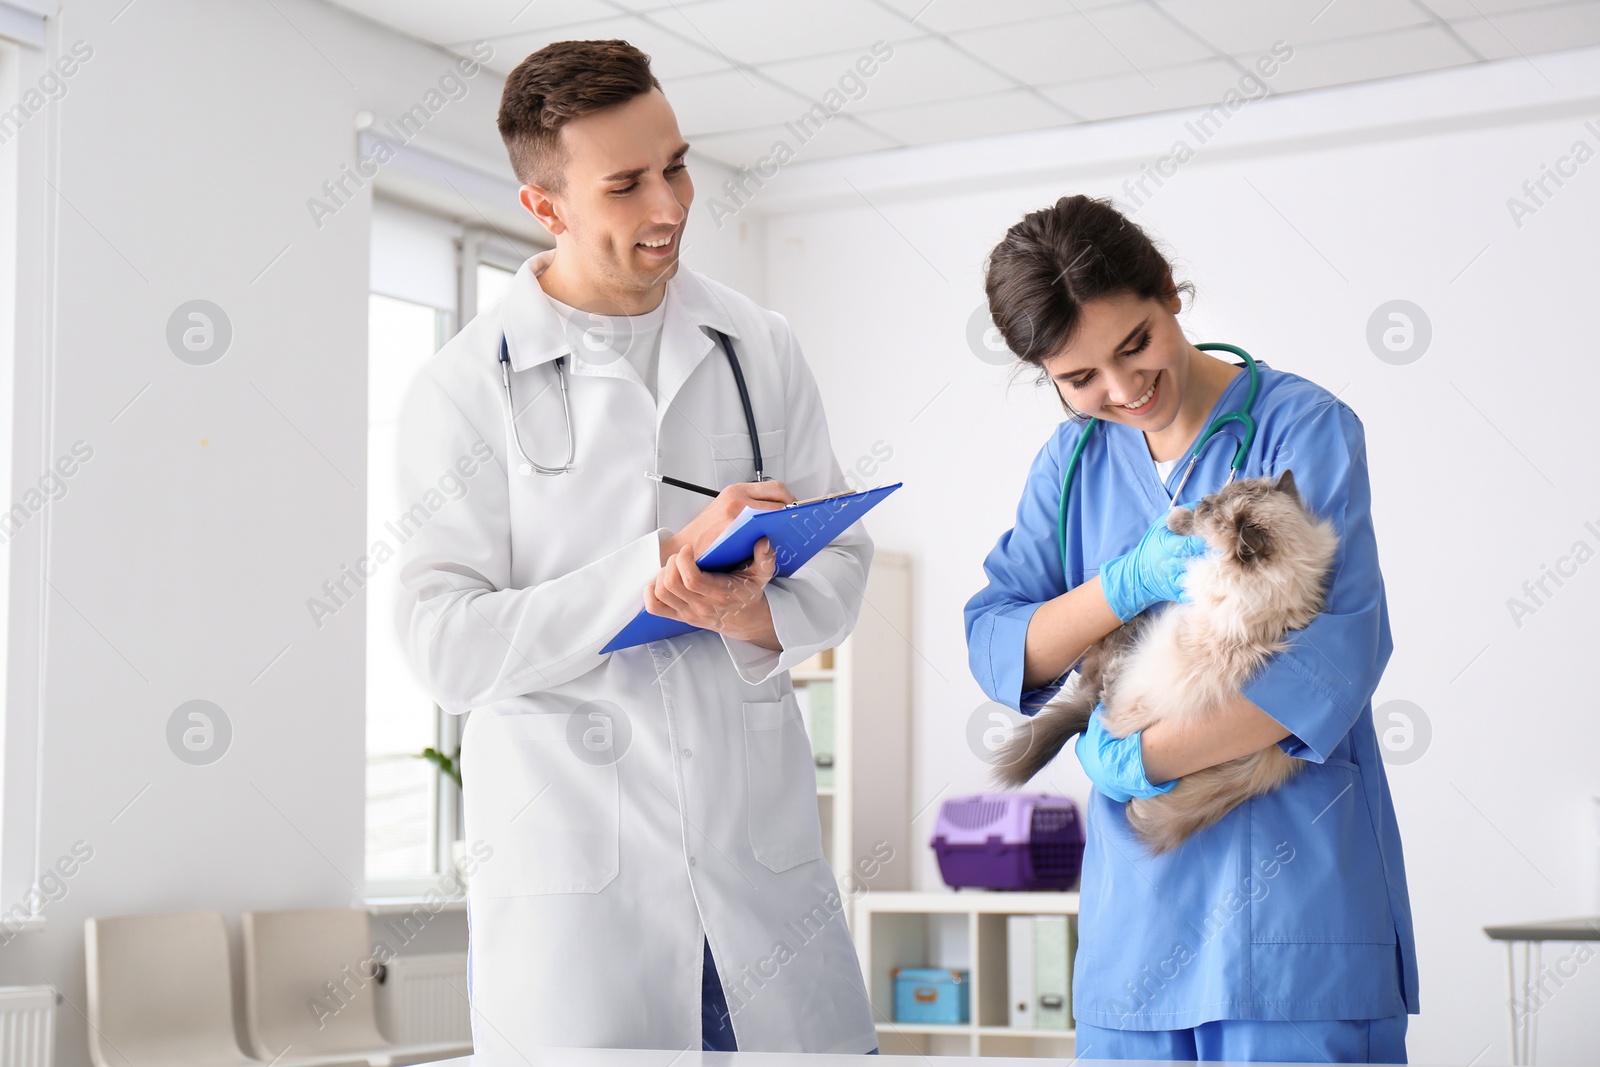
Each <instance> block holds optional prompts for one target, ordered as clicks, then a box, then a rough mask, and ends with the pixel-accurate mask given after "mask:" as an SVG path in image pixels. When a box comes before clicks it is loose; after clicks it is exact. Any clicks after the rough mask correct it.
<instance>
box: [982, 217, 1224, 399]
mask: <svg viewBox="0 0 1600 1067" xmlns="http://www.w3.org/2000/svg"><path fill="white" fill-rule="evenodd" d="M983 290H984V293H985V294H986V295H987V296H988V298H989V315H990V317H991V318H993V319H994V325H995V328H996V329H997V330H999V331H1000V337H1001V339H1002V340H1004V341H1005V343H1006V347H1007V348H1009V349H1010V350H1011V351H1012V353H1013V354H1014V355H1016V357H1017V358H1018V359H1020V360H1021V361H1022V362H1023V363H1027V364H1031V365H1033V366H1035V367H1038V368H1039V369H1040V372H1041V374H1042V373H1043V367H1044V361H1045V360H1046V359H1048V358H1049V357H1051V356H1053V355H1055V354H1056V353H1057V352H1059V351H1061V349H1062V348H1063V347H1065V346H1066V345H1067V344H1068V343H1069V342H1070V341H1071V340H1072V336H1073V333H1074V331H1076V330H1077V328H1078V320H1079V319H1080V318H1081V317H1082V314H1083V305H1084V304H1087V303H1088V302H1090V301H1091V300H1098V299H1100V298H1101V297H1106V296H1116V295H1119V294H1123V293H1131V294H1133V295H1134V296H1136V297H1140V298H1142V299H1153V300H1160V299H1167V298H1170V297H1171V296H1172V295H1173V294H1174V293H1178V292H1182V293H1188V294H1190V295H1193V293H1194V286H1193V285H1192V284H1190V283H1189V282H1184V283H1183V284H1181V285H1174V284H1173V282H1172V268H1171V266H1170V265H1169V264H1168V262H1167V259H1166V257H1165V256H1163V255H1162V254H1161V252H1160V251H1158V250H1157V248H1156V246H1155V243H1154V242H1153V241H1151V240H1150V238H1149V237H1148V236H1147V235H1146V234H1145V232H1144V231H1143V230H1142V229H1140V228H1139V226H1138V224H1137V223H1134V222H1131V221H1129V220H1128V219H1127V218H1126V217H1124V216H1123V214H1122V213H1121V212H1120V211H1118V210H1117V209H1116V208H1115V207H1113V206H1112V205H1111V201H1110V200H1107V199H1103V198H1096V197H1090V196H1082V195H1079V196H1064V197H1062V198H1061V199H1060V200H1057V201H1056V202H1055V203H1054V204H1051V205H1050V206H1049V207H1046V208H1040V209H1039V210H1038V211H1032V212H1029V213H1028V214H1027V215H1024V216H1023V217H1022V221H1021V222H1018V223H1017V224H1016V225H1015V226H1013V227H1011V229H1009V230H1007V231H1006V235H1005V237H1004V238H1003V239H1002V240H1001V241H1000V243H999V244H997V245H995V246H994V250H993V251H992V252H990V253H989V261H988V265H987V266H986V268H985V270H984V280H983ZM1062 403H1063V406H1066V402H1065V401H1063V402H1062ZM1067 411H1068V412H1072V413H1073V414H1077V413H1076V412H1073V410H1072V408H1071V407H1067Z"/></svg>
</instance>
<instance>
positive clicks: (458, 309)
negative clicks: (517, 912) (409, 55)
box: [362, 202, 542, 902]
mask: <svg viewBox="0 0 1600 1067" xmlns="http://www.w3.org/2000/svg"><path fill="white" fill-rule="evenodd" d="M402 206H404V207H406V208H408V209H410V210H413V211H416V210H426V209H422V208H418V207H417V206H416V205H415V204H412V203H404V202H403V203H402ZM433 214H435V215H436V217H438V218H440V219H441V220H442V221H447V222H448V221H452V220H449V219H447V218H445V217H444V216H439V215H437V213H433ZM454 245H455V250H456V263H455V268H456V306H455V307H454V308H453V309H436V310H440V311H441V312H442V314H441V316H440V319H439V320H436V321H442V322H444V325H443V326H442V331H443V332H442V336H441V337H440V338H439V340H438V345H437V347H436V350H437V348H440V347H443V345H444V344H445V343H447V342H448V341H449V340H450V339H451V338H453V337H454V336H455V335H456V334H457V333H459V332H460V331H461V328H462V327H464V326H465V325H466V324H467V323H469V322H471V321H472V319H473V318H474V317H476V315H477V300H478V267H479V265H480V264H482V265H485V266H490V267H496V268H499V269H501V270H506V271H510V272H512V273H515V272H516V271H517V270H518V269H519V268H520V267H521V266H522V264H523V263H524V262H525V261H526V260H527V259H528V258H529V257H530V256H533V255H536V254H537V253H538V252H540V251H542V249H541V248H540V247H539V246H537V245H534V244H532V243H531V242H526V241H520V240H517V239H514V238H510V237H508V236H506V235H505V234H504V233H503V232H501V231H499V230H494V229H485V228H483V227H480V226H475V225H462V226H461V228H460V231H459V234H458V235H457V236H456V238H455V239H454ZM368 292H369V293H371V292H374V290H373V289H372V288H371V286H370V285H369V286H368ZM369 433H370V429H369ZM362 710H363V714H365V712H366V707H365V704H363V709H362ZM470 714H472V713H471V712H470V711H468V712H464V713H462V714H460V715H452V714H450V713H449V712H446V711H445V710H444V709H443V708H441V707H440V706H439V705H438V704H437V703H434V705H433V725H434V729H433V736H434V740H433V747H434V748H435V749H437V750H438V751H440V752H445V753H455V754H456V757H457V758H459V755H460V750H461V735H462V731H463V729H464V728H465V725H466V717H467V715H470ZM363 773H365V763H363ZM432 781H433V786H432V788H433V798H432V808H433V811H434V827H433V834H432V836H433V839H434V841H435V843H436V848H435V851H434V856H433V862H434V865H435V869H434V870H433V871H432V872H430V873H421V872H419V873H418V874H417V875H415V876H408V877H400V878H368V879H367V880H366V893H365V897H366V899H367V900H368V901H369V902H372V901H392V900H397V899H400V900H404V899H414V898H419V897H421V896H422V895H423V894H425V893H428V892H430V891H436V890H437V889H438V888H439V883H440V882H441V880H442V879H443V878H444V877H445V876H447V875H448V874H449V873H451V872H452V871H453V870H454V869H455V848H456V844H457V842H460V841H462V840H463V838H464V835H465V830H464V826H463V820H462V811H461V791H460V790H459V789H457V788H455V787H454V785H453V784H451V783H449V782H448V781H447V779H446V776H445V775H444V774H443V773H438V772H436V773H435V774H434V775H433V777H432ZM362 803H363V804H365V803H366V799H365V793H363V799H362ZM364 814H366V813H364ZM364 824H365V822H364V821H363V825H364ZM363 848H365V845H364V844H363Z"/></svg>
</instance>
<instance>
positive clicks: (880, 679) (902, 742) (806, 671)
mask: <svg viewBox="0 0 1600 1067" xmlns="http://www.w3.org/2000/svg"><path fill="white" fill-rule="evenodd" d="M911 653H912V650H911V557H910V556H907V555H905V554H904V553H900V552H890V551H886V550H884V549H881V548H880V549H877V550H876V551H875V552H874V553H873V558H872V570H871V572H870V573H869V574H868V577H867V591H866V596H865V599H864V600H863V602H862V605H861V613H860V616H859V618H858V620H857V623H856V628H855V630H854V631H853V632H852V633H851V634H850V636H849V637H847V638H845V640H844V641H843V642H841V643H840V645H839V647H837V648H833V649H829V650H827V651H826V652H823V653H821V654H819V655H818V656H815V657H813V658H812V659H810V660H808V661H806V662H805V663H803V664H801V665H799V666H798V667H796V668H795V669H794V670H792V671H790V678H791V679H792V680H793V681H794V686H795V690H796V692H799V691H800V690H802V689H803V688H805V687H809V686H815V685H831V686H832V687H833V753H832V755H833V784H832V785H831V786H824V785H821V784H819V785H818V788H817V806H818V813H819V815H820V816H821V819H822V841H823V847H824V848H825V849H826V850H827V856H828V862H829V864H830V865H832V867H833V873H834V876H835V877H836V878H837V879H838V880H839V886H840V891H841V892H842V893H843V894H844V895H845V896H846V897H848V896H849V895H850V893H851V886H852V885H855V886H857V887H858V888H859V887H864V888H865V889H866V890H868V891H870V892H872V893H876V892H881V891H883V890H899V889H908V888H910V886H911V868H912V866H913V855H912V842H911V836H910V835H911ZM819 777H820V776H819ZM885 845H886V846H888V848H889V849H893V858H892V859H890V860H888V861H887V862H883V861H882V860H881V856H882V855H883V854H884V852H885V849H884V848H883V846H885ZM863 865H865V866H863ZM852 872H853V879H851V878H849V877H848V876H849V875H851V873H852ZM869 875H870V876H869ZM850 915H851V912H849V911H847V912H846V918H847V920H848V919H849V917H850Z"/></svg>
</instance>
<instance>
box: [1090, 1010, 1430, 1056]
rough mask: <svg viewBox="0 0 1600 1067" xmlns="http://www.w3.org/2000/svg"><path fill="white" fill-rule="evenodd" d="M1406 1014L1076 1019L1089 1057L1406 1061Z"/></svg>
mask: <svg viewBox="0 0 1600 1067" xmlns="http://www.w3.org/2000/svg"><path fill="white" fill-rule="evenodd" d="M1406 1018H1407V1017H1406V1016H1405V1015H1391V1016H1390V1017H1389V1018H1387V1019H1327V1020H1322V1019H1294V1020H1260V1019H1218V1020H1216V1021H1215V1022H1209V1023H1201V1024H1200V1025H1199V1026H1196V1027H1195V1028H1194V1029H1192V1030H1112V1029H1108V1028H1106V1027H1103V1026H1090V1025H1088V1024H1087V1023H1083V1022H1080V1023H1078V1043H1077V1048H1076V1049H1075V1050H1074V1051H1075V1053H1076V1054H1077V1055H1078V1056H1080V1057H1082V1058H1084V1059H1090V1060H1099V1059H1105V1060H1234V1061H1236V1062H1252V1061H1261V1060H1265V1061H1269V1062H1274V1063H1405V1062H1406Z"/></svg>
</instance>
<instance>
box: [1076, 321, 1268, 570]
mask: <svg viewBox="0 0 1600 1067" xmlns="http://www.w3.org/2000/svg"><path fill="white" fill-rule="evenodd" d="M1195 347H1196V348H1198V349H1200V350H1201V351H1202V352H1215V351H1223V352H1232V353H1233V354H1234V355H1236V356H1241V357H1243V359H1244V363H1245V369H1246V370H1247V371H1248V372H1249V374H1250V391H1249V393H1248V394H1247V395H1246V396H1245V398H1244V410H1242V411H1230V412H1228V413H1227V414H1225V415H1218V416H1217V417H1216V418H1215V419H1213V420H1212V422H1211V425H1210V426H1207V427H1206V430H1205V433H1202V434H1201V435H1200V437H1199V439H1198V440H1196V441H1195V443H1194V451H1193V452H1191V453H1190V455H1189V464H1188V466H1186V467H1185V468H1184V469H1183V479H1182V480H1181V481H1179V482H1178V488H1177V490H1176V491H1175V492H1174V493H1173V494H1172V499H1173V500H1174V501H1176V500H1177V499H1178V498H1179V497H1181V496H1182V495H1183V487H1184V486H1185V485H1187V484H1188V482H1189V475H1191V474H1193V473H1194V465H1195V464H1196V463H1198V462H1200V453H1202V452H1204V451H1205V447H1206V445H1207V444H1209V443H1210V441H1211V439H1212V438H1213V437H1215V436H1216V435H1217V431H1219V430H1221V429H1222V428H1223V427H1224V426H1226V425H1228V423H1230V422H1237V423H1239V425H1241V426H1242V427H1244V437H1243V438H1241V439H1240V441H1239V447H1238V448H1236V449H1234V450H1233V463H1232V464H1231V465H1230V467H1229V470H1228V482H1224V483H1223V484H1224V485H1226V484H1228V483H1229V482H1232V481H1233V479H1234V476H1235V475H1237V474H1238V473H1239V470H1240V468H1242V467H1243V466H1244V457H1245V455H1246V453H1248V452H1249V451H1250V444H1251V442H1253V441H1254V440H1255V439H1256V420H1255V419H1253V418H1251V417H1250V412H1251V410H1252V409H1253V408H1254V407H1255V403H1256V392H1257V391H1258V390H1259V389H1260V388H1261V372H1260V371H1259V370H1257V369H1256V361H1255V359H1254V358H1253V357H1252V356H1251V355H1250V353H1248V352H1246V351H1245V350H1244V349H1242V348H1240V347H1239V346H1238V345H1229V344H1223V343H1222V342H1220V341H1208V342H1206V343H1205V344H1199V345H1195ZM1099 421H1100V420H1099V419H1090V420H1089V422H1088V425H1086V426H1085V427H1084V428H1083V434H1082V436H1080V437H1079V438H1078V443H1077V445H1076V446H1075V447H1074V448H1073V449H1072V458H1071V459H1070V460H1068V461H1067V477H1066V479H1065V480H1064V481H1063V482H1062V483H1061V511H1060V514H1059V515H1058V517H1057V520H1056V540H1057V542H1058V543H1059V546H1060V548H1061V566H1062V569H1063V570H1065V569H1066V566H1067V496H1068V494H1069V493H1070V492H1071V491H1072V477H1073V475H1074V474H1076V473H1077V472H1078V458H1079V457H1080V456H1082V455H1083V447H1084V445H1086V444H1088V443H1089V435H1090V434H1091V433H1093V432H1094V428H1095V425H1096V424H1097V423H1098V422H1099Z"/></svg>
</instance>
